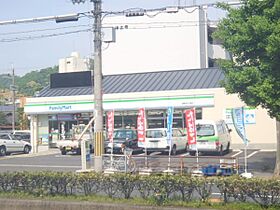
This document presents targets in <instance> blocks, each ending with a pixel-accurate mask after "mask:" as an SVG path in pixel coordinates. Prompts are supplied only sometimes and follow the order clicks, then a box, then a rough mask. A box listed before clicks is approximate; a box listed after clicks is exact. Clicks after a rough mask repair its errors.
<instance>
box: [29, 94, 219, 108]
mask: <svg viewBox="0 0 280 210" xmlns="http://www.w3.org/2000/svg"><path fill="white" fill-rule="evenodd" d="M205 98H214V96H185V97H173V98H172V97H161V98H141V99H117V100H103V103H123V102H143V101H165V100H182V99H189V100H190V99H205ZM71 104H94V102H92V101H79V102H61V103H59V102H58V103H47V104H26V105H25V106H26V107H33V106H56V105H71Z"/></svg>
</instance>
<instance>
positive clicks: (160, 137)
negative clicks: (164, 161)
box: [144, 128, 188, 155]
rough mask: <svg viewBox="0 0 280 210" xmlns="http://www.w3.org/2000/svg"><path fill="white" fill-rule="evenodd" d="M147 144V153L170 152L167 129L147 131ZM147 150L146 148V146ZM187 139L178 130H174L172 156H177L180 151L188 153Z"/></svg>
mask: <svg viewBox="0 0 280 210" xmlns="http://www.w3.org/2000/svg"><path fill="white" fill-rule="evenodd" d="M145 144H146V147H147V152H148V153H150V152H155V151H159V152H169V142H168V140H167V129H166V128H152V129H147V130H146V139H145ZM144 148H145V146H144ZM187 148H188V144H187V137H186V136H185V135H184V134H183V133H182V131H181V130H180V129H178V128H173V129H172V149H171V155H176V153H177V151H178V150H185V151H187Z"/></svg>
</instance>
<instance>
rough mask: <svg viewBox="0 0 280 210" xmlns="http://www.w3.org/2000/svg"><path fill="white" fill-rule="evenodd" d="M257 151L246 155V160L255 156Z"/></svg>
mask: <svg viewBox="0 0 280 210" xmlns="http://www.w3.org/2000/svg"><path fill="white" fill-rule="evenodd" d="M258 152H259V151H255V152H252V153H251V154H250V155H247V158H250V157H252V156H253V155H255V154H257V153H258Z"/></svg>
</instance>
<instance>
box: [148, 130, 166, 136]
mask: <svg viewBox="0 0 280 210" xmlns="http://www.w3.org/2000/svg"><path fill="white" fill-rule="evenodd" d="M146 137H147V138H162V137H166V131H165V130H148V131H146Z"/></svg>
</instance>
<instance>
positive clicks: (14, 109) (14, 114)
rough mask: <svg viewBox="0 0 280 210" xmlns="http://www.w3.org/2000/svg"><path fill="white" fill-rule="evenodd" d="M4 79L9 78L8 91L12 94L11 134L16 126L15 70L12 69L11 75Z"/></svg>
mask: <svg viewBox="0 0 280 210" xmlns="http://www.w3.org/2000/svg"><path fill="white" fill-rule="evenodd" d="M5 78H9V79H11V80H12V84H11V85H10V91H11V92H12V103H13V110H12V130H13V132H14V131H15V124H16V103H15V100H16V99H15V98H16V89H17V87H16V86H15V69H14V67H12V75H10V74H7V76H5Z"/></svg>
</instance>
